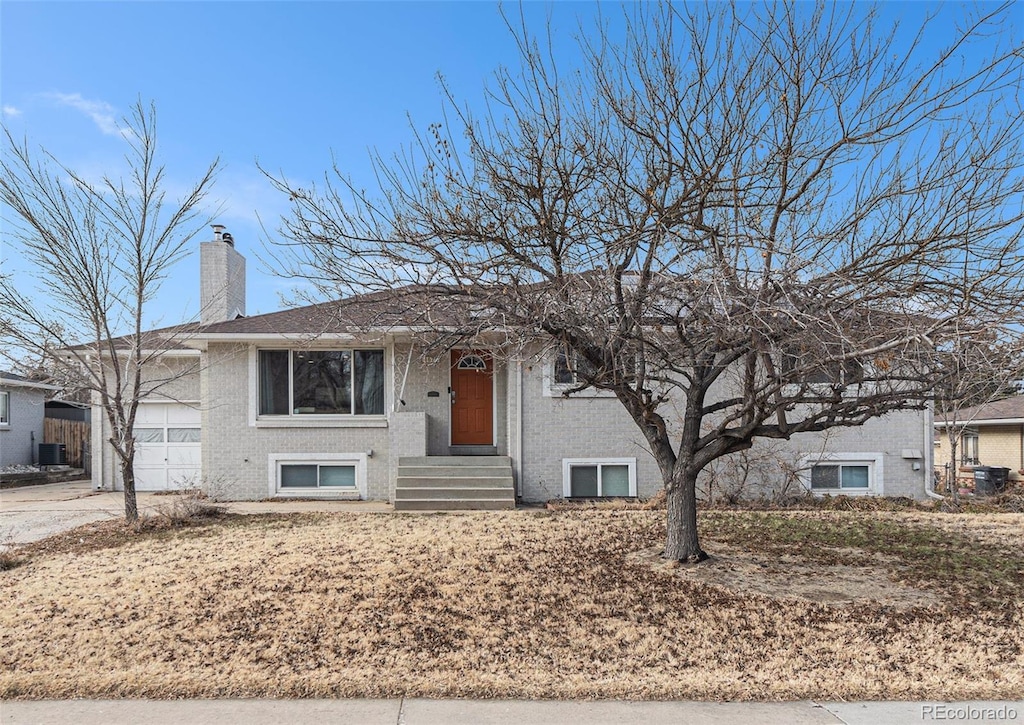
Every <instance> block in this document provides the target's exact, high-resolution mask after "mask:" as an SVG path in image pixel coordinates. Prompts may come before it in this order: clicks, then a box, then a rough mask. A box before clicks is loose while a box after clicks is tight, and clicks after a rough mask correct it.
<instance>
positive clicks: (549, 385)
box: [542, 347, 615, 398]
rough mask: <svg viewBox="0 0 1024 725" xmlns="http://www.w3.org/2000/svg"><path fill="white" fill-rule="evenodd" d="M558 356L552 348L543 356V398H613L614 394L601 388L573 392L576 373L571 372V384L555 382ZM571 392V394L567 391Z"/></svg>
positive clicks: (556, 350) (556, 351)
mask: <svg viewBox="0 0 1024 725" xmlns="http://www.w3.org/2000/svg"><path fill="white" fill-rule="evenodd" d="M557 356H558V348H557V347H555V348H552V349H551V350H549V351H548V353H547V354H546V355H544V364H543V391H542V392H543V395H544V397H545V398H614V397H615V393H614V392H613V391H611V390H603V389H601V388H594V387H589V388H583V389H582V390H573V388H575V387H576V386H577V385H578V384H579V383H578V382H576V373H575V372H573V382H572V383H559V382H556V381H555V359H556V357H557ZM570 390H573V392H572V393H569V392H568V391H570Z"/></svg>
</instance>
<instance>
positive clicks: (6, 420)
mask: <svg viewBox="0 0 1024 725" xmlns="http://www.w3.org/2000/svg"><path fill="white" fill-rule="evenodd" d="M0 412H2V413H3V418H0V428H9V427H10V426H11V394H10V392H8V391H6V390H0Z"/></svg>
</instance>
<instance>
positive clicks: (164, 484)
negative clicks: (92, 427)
mask: <svg viewBox="0 0 1024 725" xmlns="http://www.w3.org/2000/svg"><path fill="white" fill-rule="evenodd" d="M200 427H201V425H200V415H199V408H198V406H190V405H187V404H185V403H149V402H140V404H139V410H138V412H137V413H136V416H135V445H136V451H135V489H136V490H137V491H167V490H171V489H180V488H186V487H189V486H198V485H199V481H200V472H201V461H202V455H201V453H202V452H201V445H202V444H201V443H200V439H201V438H200V436H201V430H200Z"/></svg>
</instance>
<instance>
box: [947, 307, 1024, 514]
mask: <svg viewBox="0 0 1024 725" xmlns="http://www.w3.org/2000/svg"><path fill="white" fill-rule="evenodd" d="M938 355H939V361H940V364H941V368H940V370H939V374H938V375H937V379H936V382H937V385H936V388H935V407H936V420H938V421H941V423H942V429H943V430H942V434H943V435H944V436H945V437H946V441H947V442H948V445H949V455H948V457H947V458H946V460H945V461H941V462H940V461H936V465H939V464H940V463H941V464H942V467H943V472H944V475H943V483H944V484H945V489H946V493H947V494H948V495H950V496H951V497H952V499H953V501H954V503H957V502H958V501H959V497H960V488H959V485H958V484H957V471H958V470H959V469H960V464H961V460H960V449H961V446H962V442H963V436H964V433H966V432H967V431H968V429H970V427H971V426H972V425H973V424H974V422H975V416H974V414H976V413H977V412H978V407H979V406H983V405H985V404H986V403H991V402H994V401H997V400H1001V399H1003V398H1007V397H1010V396H1011V395H1016V394H1018V393H1019V392H1020V391H1019V390H1018V389H1017V385H1018V384H1019V382H1020V381H1021V380H1022V379H1024V337H1022V335H1021V330H1020V329H1019V328H1014V327H1009V328H1005V327H998V328H994V329H990V330H989V331H988V335H987V336H986V335H977V336H975V337H974V338H973V339H970V340H960V339H954V340H952V341H950V342H949V344H948V345H947V347H946V348H945V349H942V350H940V351H938ZM972 410H973V413H974V414H972V412H971V411H972Z"/></svg>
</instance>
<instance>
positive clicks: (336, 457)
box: [269, 453, 369, 499]
mask: <svg viewBox="0 0 1024 725" xmlns="http://www.w3.org/2000/svg"><path fill="white" fill-rule="evenodd" d="M368 457H369V456H368V455H367V454H366V453H306V454H302V453H272V454H270V456H269V462H270V495H271V496H278V497H288V496H298V497H312V498H321V497H322V498H342V499H358V498H365V497H366V461H367V458H368Z"/></svg>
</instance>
